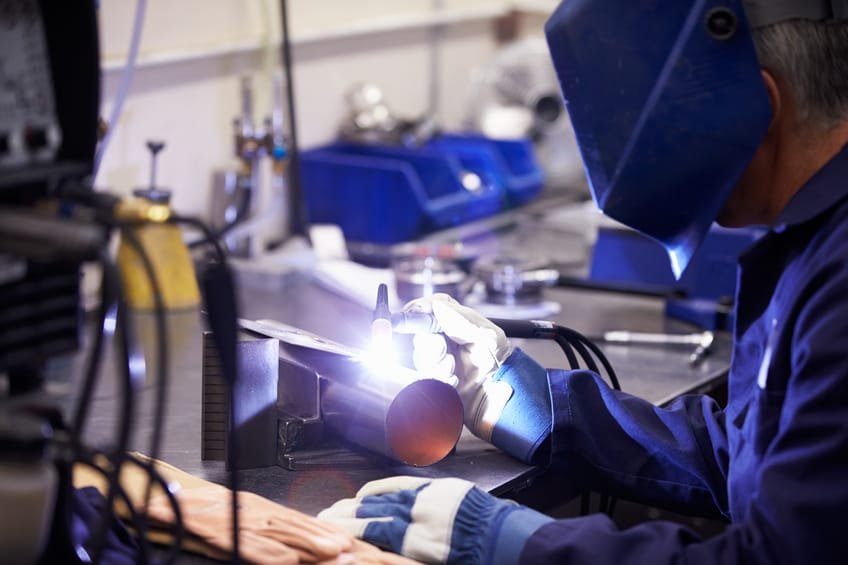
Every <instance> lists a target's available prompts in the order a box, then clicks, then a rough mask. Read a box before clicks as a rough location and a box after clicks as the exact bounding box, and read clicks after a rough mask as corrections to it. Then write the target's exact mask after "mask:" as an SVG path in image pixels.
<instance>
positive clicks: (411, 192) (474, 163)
mask: <svg viewBox="0 0 848 565" xmlns="http://www.w3.org/2000/svg"><path fill="white" fill-rule="evenodd" d="M301 172H302V178H303V187H304V196H305V200H306V206H307V212H308V216H309V221H310V222H312V223H332V224H336V225H338V226H339V227H341V229H342V231H343V232H344V234H345V237H346V238H347V239H348V240H351V241H358V242H368V243H376V244H394V243H399V242H403V241H410V240H414V239H416V238H418V237H420V236H422V235H424V234H427V233H429V232H432V231H435V230H438V229H444V228H448V227H451V226H456V225H459V224H463V223H466V222H469V221H472V220H477V219H481V218H485V217H488V216H491V215H493V214H497V213H498V212H501V211H503V210H506V209H509V208H512V207H515V206H518V205H521V204H523V203H525V202H527V201H529V200H530V199H532V198H533V197H534V196H536V195H537V194H538V193H539V191H540V190H541V188H542V184H543V181H544V177H543V174H542V171H541V169H540V167H539V166H538V164H537V163H536V160H535V158H534V154H533V147H532V145H531V143H530V142H529V141H522V140H516V141H501V140H492V139H488V138H485V137H482V136H475V135H440V136H438V137H436V138H434V139H432V140H430V141H429V142H428V143H426V144H425V145H423V146H422V147H417V148H410V147H404V146H394V145H391V146H390V145H377V144H364V143H351V142H336V143H332V144H329V145H324V146H321V147H317V148H315V149H311V150H308V151H305V152H304V153H303V154H302V156H301ZM468 173H473V174H474V175H476V176H477V178H478V179H479V186H477V187H474V186H473V185H469V186H471V188H468V187H467V186H465V185H464V184H463V179H464V177H466V175H467V174H468Z"/></svg>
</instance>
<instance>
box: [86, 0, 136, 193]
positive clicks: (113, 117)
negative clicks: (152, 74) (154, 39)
mask: <svg viewBox="0 0 848 565" xmlns="http://www.w3.org/2000/svg"><path fill="white" fill-rule="evenodd" d="M146 13H147V0H136V4H135V17H134V19H133V29H132V36H131V37H130V45H129V51H128V52H127V62H126V65H125V66H124V72H123V74H122V75H121V82H120V83H119V84H118V90H117V92H116V94H115V101H114V104H113V105H112V112H111V114H109V122H108V125H107V129H106V135H104V136H103V139H101V140H100V144H99V145H98V146H97V152H96V153H95V156H94V170H93V178H94V179H95V180H96V179H97V174H98V173H99V172H100V165H101V164H102V162H103V156H104V155H105V153H106V149H107V148H108V147H109V142H110V141H111V140H112V134H113V133H114V131H115V129H116V128H117V127H118V120H119V119H120V118H121V113H122V112H123V109H124V102H126V100H127V95H128V94H129V91H130V86H131V85H132V79H133V75H134V74H135V65H136V61H137V59H138V51H139V47H140V45H141V32H142V30H143V29H144V17H145V14H146Z"/></svg>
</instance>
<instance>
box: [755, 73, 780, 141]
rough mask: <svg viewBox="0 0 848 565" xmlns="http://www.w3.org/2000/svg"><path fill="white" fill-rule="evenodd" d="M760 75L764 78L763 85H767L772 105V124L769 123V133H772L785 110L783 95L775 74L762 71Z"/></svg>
mask: <svg viewBox="0 0 848 565" xmlns="http://www.w3.org/2000/svg"><path fill="white" fill-rule="evenodd" d="M760 74H762V76H763V83H765V85H766V92H767V93H768V97H769V102H770V103H771V122H770V123H769V131H772V129H773V128H774V126H775V124H776V123H777V122H778V120H779V119H780V117H781V114H782V113H783V110H784V107H783V102H784V100H783V93H782V92H781V90H780V87H779V86H778V84H777V79H776V78H775V76H774V75H773V74H771V72H769V71H767V70H765V69H761V70H760Z"/></svg>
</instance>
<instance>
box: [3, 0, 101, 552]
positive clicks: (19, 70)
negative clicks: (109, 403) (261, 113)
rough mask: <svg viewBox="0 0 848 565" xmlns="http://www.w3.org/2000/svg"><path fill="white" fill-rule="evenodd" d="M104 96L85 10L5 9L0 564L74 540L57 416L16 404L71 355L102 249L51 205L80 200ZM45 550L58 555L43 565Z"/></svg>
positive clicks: (23, 4) (18, 5)
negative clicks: (87, 279)
mask: <svg viewBox="0 0 848 565" xmlns="http://www.w3.org/2000/svg"><path fill="white" fill-rule="evenodd" d="M99 91H100V76H99V54H98V45H97V28H96V19H95V12H94V4H93V3H92V2H47V1H38V0H14V1H9V2H4V3H3V9H2V10H0V476H2V483H3V487H2V489H0V508H2V509H3V511H0V553H2V554H3V559H4V561H8V562H15V563H32V562H36V561H38V559H39V557H40V556H42V555H47V554H49V555H52V557H53V558H61V557H64V556H68V555H72V553H70V551H71V545H70V543H66V544H62V541H67V535H69V521H68V520H69V513H68V512H69V511H68V506H67V504H66V503H67V498H66V496H67V493H68V482H67V475H64V474H63V473H62V466H61V464H60V465H56V464H54V462H53V456H52V452H53V449H52V445H51V443H52V441H51V440H52V437H53V434H54V431H55V428H56V426H55V424H56V423H57V422H56V421H55V418H54V417H53V416H52V414H54V412H52V411H51V410H50V408H49V405H48V406H43V405H42V406H40V407H39V409H38V410H36V409H35V408H34V407H33V405H32V404H30V403H27V402H26V401H25V400H23V398H24V397H26V393H29V392H31V391H34V390H36V389H39V388H40V385H41V384H42V381H43V378H44V367H45V363H46V362H47V361H48V360H49V359H50V358H52V357H55V356H57V355H61V354H63V353H67V352H69V351H72V350H74V349H76V348H77V347H78V345H79V343H80V335H81V330H82V326H81V322H82V317H81V313H82V310H81V304H80V289H79V285H80V268H81V264H82V263H83V262H84V261H89V260H94V259H96V258H97V257H98V255H99V253H101V251H102V250H103V249H104V248H105V244H106V231H105V230H104V229H102V228H101V227H100V226H97V225H95V224H93V223H92V222H88V221H85V220H84V219H79V218H74V217H71V216H70V215H69V214H66V213H64V210H63V209H62V208H61V206H58V202H57V201H56V200H55V197H56V195H57V194H59V193H60V192H63V191H66V190H73V191H78V192H83V193H84V192H85V190H86V189H85V187H86V185H87V178H88V177H89V176H90V174H91V171H92V166H93V159H94V150H95V145H96V142H97V118H98V105H99ZM10 509H14V513H12V512H10V511H9V510H10ZM51 524H52V525H51ZM51 531H53V532H59V533H58V534H56V535H54V536H51V535H50V533H51ZM48 540H50V542H51V543H50V545H51V548H52V547H54V546H62V547H63V548H64V550H65V551H61V550H59V551H56V552H52V551H48V552H47V554H45V548H46V547H48ZM53 542H56V543H53Z"/></svg>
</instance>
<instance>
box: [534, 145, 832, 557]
mask: <svg viewBox="0 0 848 565" xmlns="http://www.w3.org/2000/svg"><path fill="white" fill-rule="evenodd" d="M734 332H735V346H734V350H733V357H732V362H731V369H730V377H729V387H730V389H729V402H728V406H727V408H726V410H722V409H721V408H720V407H719V406H718V405H717V404H716V403H715V402H714V401H713V400H711V399H710V398H707V397H700V396H690V397H684V398H681V399H679V400H677V401H676V402H674V403H673V404H672V405H671V406H670V407H668V408H667V409H661V408H657V407H655V406H654V405H652V404H650V403H648V402H646V401H644V400H641V399H638V398H635V397H633V396H629V395H627V394H623V393H620V392H616V391H613V390H611V389H610V388H609V387H608V386H607V385H606V384H605V383H604V382H603V381H602V380H601V379H600V378H599V377H598V376H597V375H595V374H593V373H590V372H587V371H579V372H570V371H553V370H550V371H548V382H549V386H550V392H551V396H552V407H553V419H554V424H553V431H552V433H551V438H550V439H551V451H552V464H553V465H554V466H555V467H562V468H563V469H569V470H570V472H571V473H574V474H576V476H578V480H579V481H580V482H581V486H590V487H592V488H593V489H594V490H597V491H600V492H606V493H609V494H613V495H619V496H622V497H626V498H629V499H635V500H640V501H643V502H646V503H650V504H657V505H662V506H666V507H675V508H678V509H681V510H684V511H687V512H690V513H698V514H702V515H720V516H724V517H726V518H728V519H729V520H730V521H731V524H730V525H729V526H728V527H727V529H726V531H725V532H724V533H722V534H720V535H718V536H716V537H714V538H711V539H709V540H701V539H699V538H698V537H697V536H696V535H695V534H694V533H692V532H691V531H690V530H687V529H686V528H685V527H683V526H681V525H677V524H673V523H669V522H659V521H657V522H648V523H644V524H640V525H638V526H636V527H633V528H630V529H628V530H624V531H620V530H618V529H617V528H616V526H615V525H614V523H613V522H612V521H611V520H610V519H609V518H608V517H607V516H605V515H603V514H599V515H594V516H589V517H584V518H575V519H568V520H558V521H554V522H550V523H548V524H547V525H545V526H543V527H541V528H540V529H538V530H537V531H536V532H535V533H534V534H533V535H532V536H531V537H530V538H529V539H528V541H527V543H526V544H525V546H524V550H523V553H522V554H521V561H522V562H526V563H533V564H536V563H539V564H544V563H591V564H606V563H610V564H620V565H624V564H629V563H638V564H662V563H710V564H715V563H721V564H728V563H768V564H775V563H848V516H846V513H848V149H846V150H843V151H842V152H841V153H840V154H839V155H838V156H837V157H835V158H834V159H833V160H832V161H831V162H830V163H829V164H828V165H827V166H825V167H824V168H823V169H822V170H821V171H819V173H818V174H817V175H816V176H815V177H814V178H813V179H812V180H810V181H809V182H808V183H807V184H806V185H805V186H804V187H803V188H802V189H801V190H800V191H799V192H798V194H797V195H796V196H795V197H794V198H793V199H792V200H791V202H790V203H789V204H788V205H787V207H786V208H785V210H784V211H783V213H782V214H781V216H780V218H779V221H778V225H777V226H776V227H775V228H774V229H773V230H771V231H770V232H769V233H768V234H767V235H766V236H765V237H764V238H763V239H761V240H760V241H759V242H757V243H756V244H755V245H754V247H753V248H751V249H750V250H749V251H748V252H747V253H746V254H745V255H744V256H743V257H742V258H741V259H740V269H739V285H738V293H737V314H736V327H735V329H734ZM534 445H539V442H534ZM529 456H532V454H530V453H528V458H529Z"/></svg>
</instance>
